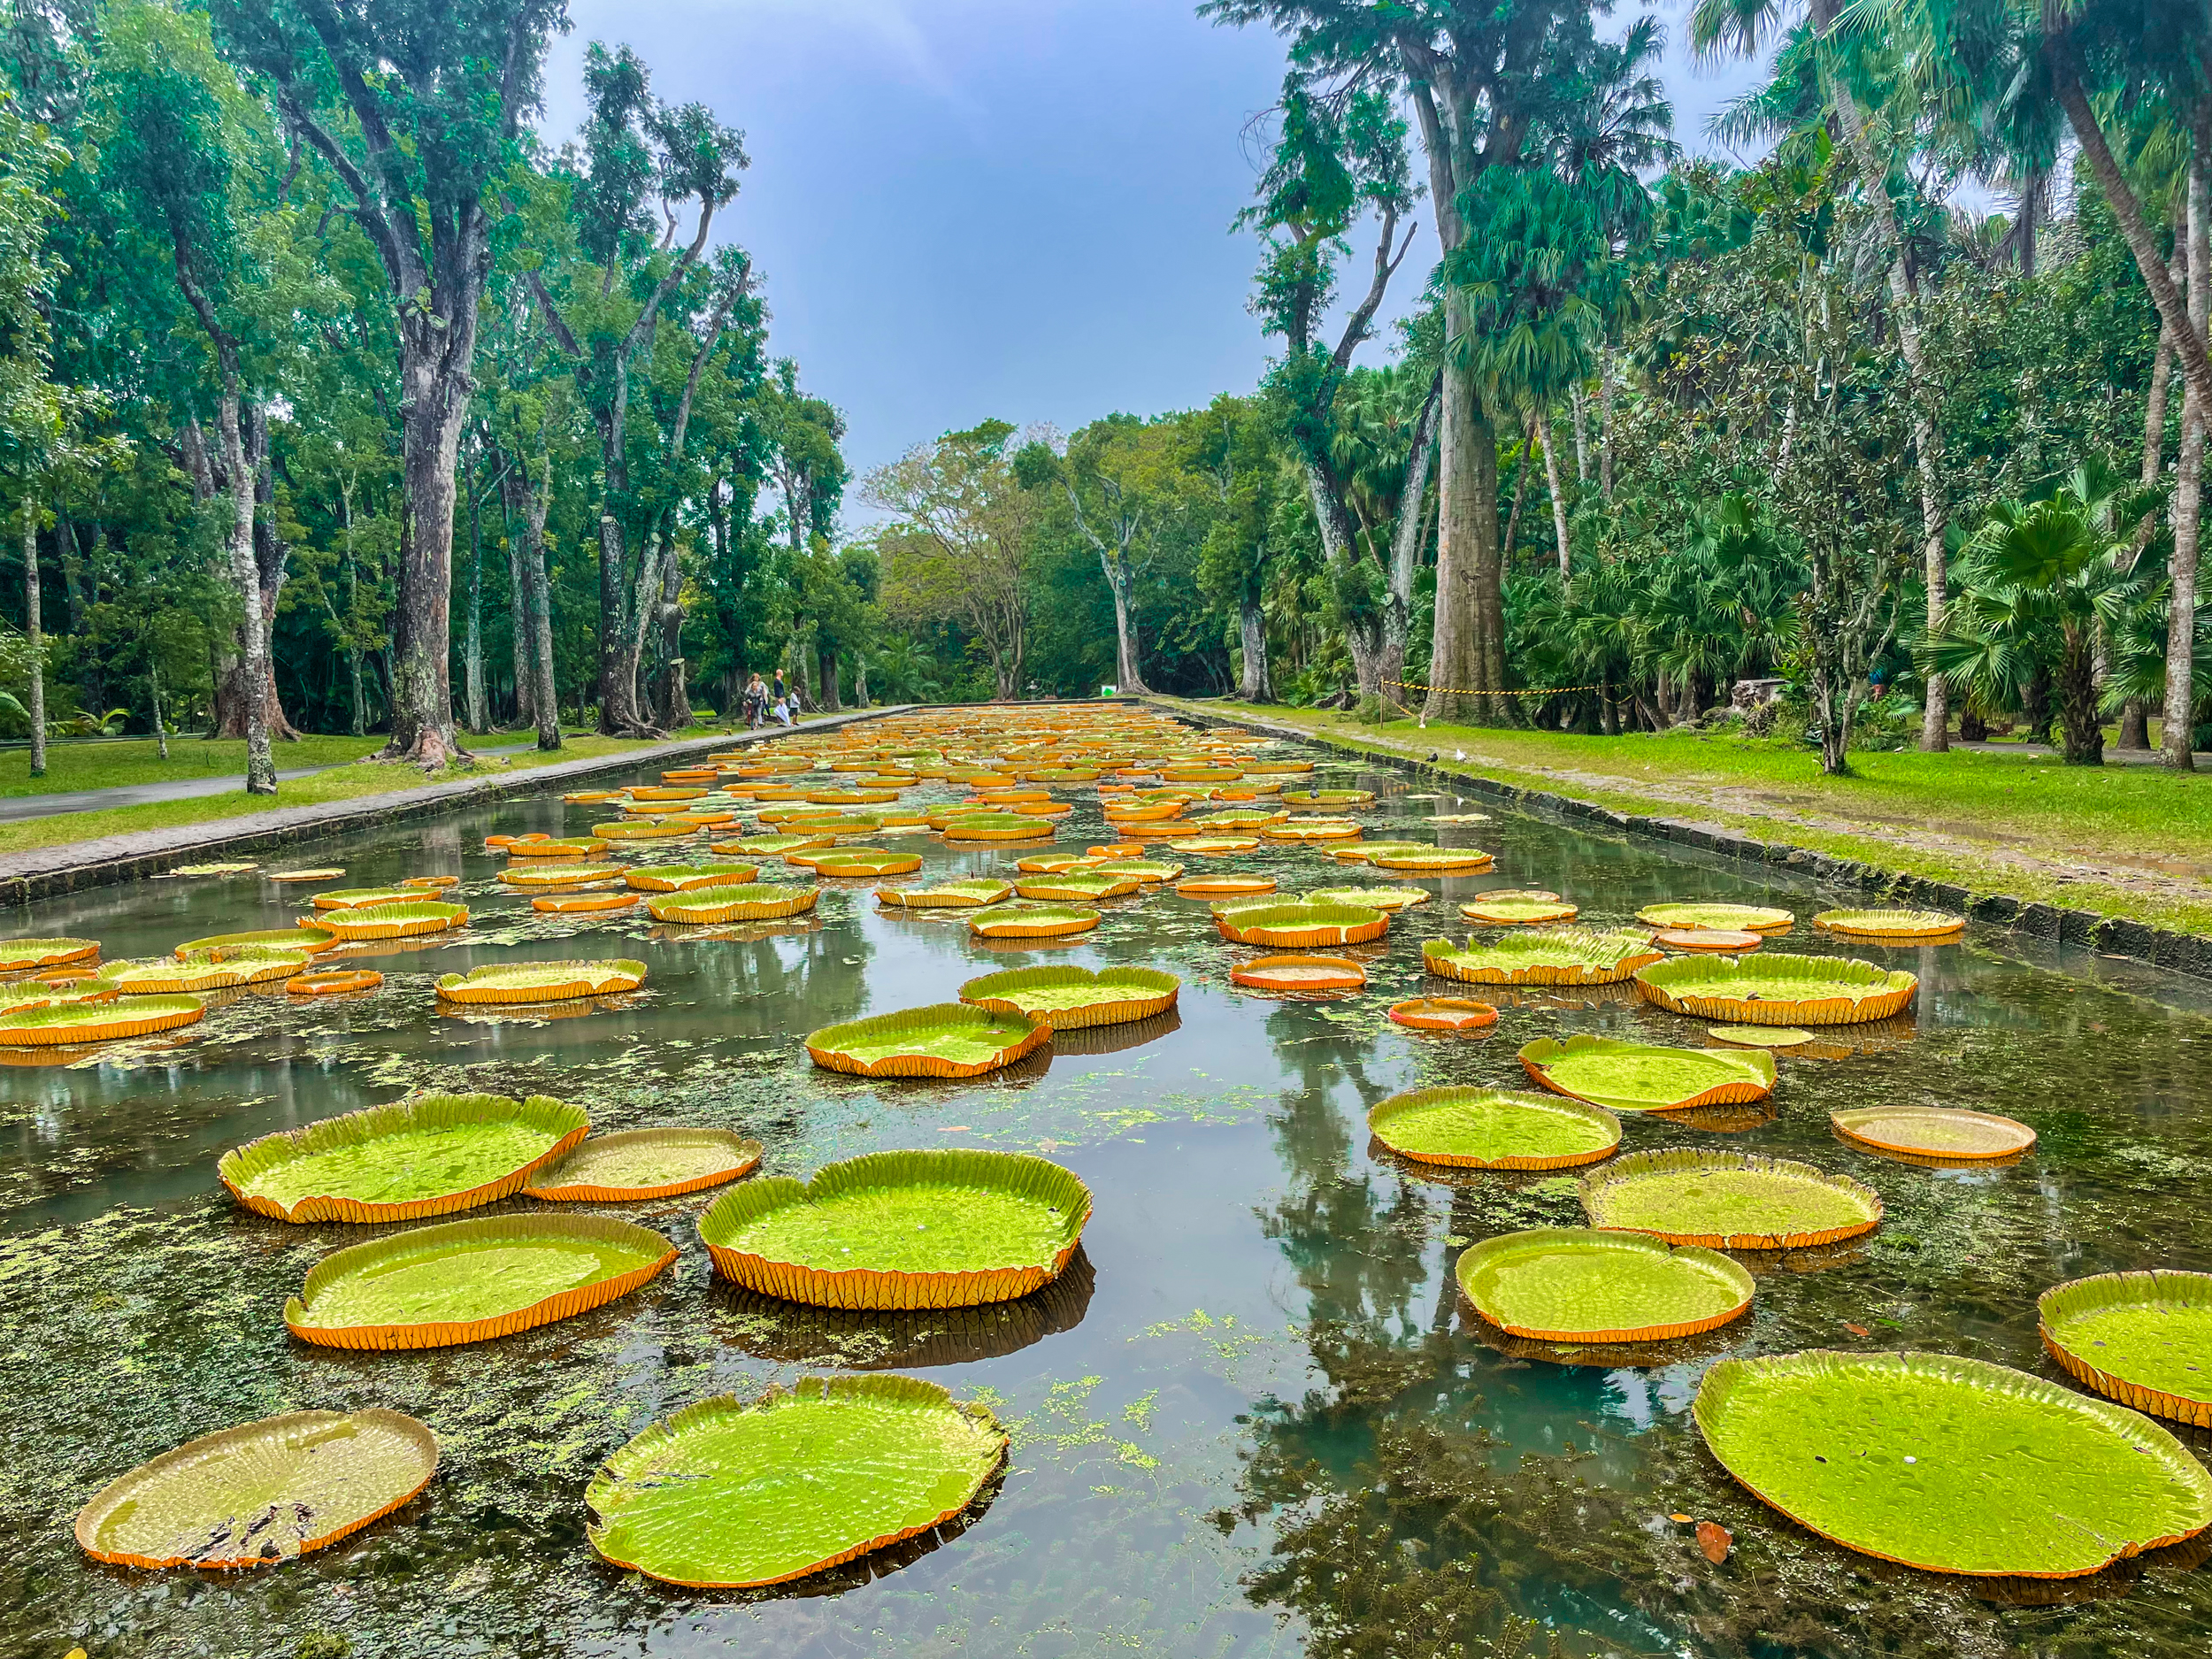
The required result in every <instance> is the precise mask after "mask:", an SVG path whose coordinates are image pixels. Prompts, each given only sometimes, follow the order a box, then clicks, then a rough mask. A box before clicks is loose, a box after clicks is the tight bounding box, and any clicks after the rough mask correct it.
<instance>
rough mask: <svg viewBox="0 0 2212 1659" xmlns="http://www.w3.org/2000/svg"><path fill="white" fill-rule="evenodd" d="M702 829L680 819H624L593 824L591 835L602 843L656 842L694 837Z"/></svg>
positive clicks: (700, 826) (701, 826)
mask: <svg viewBox="0 0 2212 1659" xmlns="http://www.w3.org/2000/svg"><path fill="white" fill-rule="evenodd" d="M703 827H704V826H703V825H698V824H694V823H690V822H688V821H687V820H686V819H684V818H617V819H615V820H614V821H613V822H612V823H609V824H595V825H593V826H591V833H593V834H594V835H595V836H597V837H598V838H599V839H600V840H601V841H673V840H675V839H676V837H678V836H679V835H696V834H697V833H699V831H700V830H701V829H702V828H703Z"/></svg>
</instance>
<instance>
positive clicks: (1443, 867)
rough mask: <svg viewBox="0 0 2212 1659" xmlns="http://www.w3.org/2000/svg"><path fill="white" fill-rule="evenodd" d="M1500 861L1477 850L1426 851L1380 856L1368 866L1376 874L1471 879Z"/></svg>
mask: <svg viewBox="0 0 2212 1659" xmlns="http://www.w3.org/2000/svg"><path fill="white" fill-rule="evenodd" d="M1496 862H1497V860H1496V859H1495V858H1494V857H1493V856H1491V855H1490V854H1488V853H1486V852H1484V851H1483V850H1482V849H1480V848H1478V847H1425V848H1423V849H1421V850H1420V851H1419V852H1412V853H1407V852H1379V853H1377V854H1376V855H1375V856H1373V857H1372V858H1370V859H1369V860H1368V861H1367V863H1368V866H1369V868H1371V869H1374V870H1400V871H1403V872H1405V873H1406V874H1408V875H1415V876H1455V875H1468V874H1474V873H1477V872H1481V871H1484V870H1487V869H1489V868H1490V866H1491V865H1492V864H1495V863H1496Z"/></svg>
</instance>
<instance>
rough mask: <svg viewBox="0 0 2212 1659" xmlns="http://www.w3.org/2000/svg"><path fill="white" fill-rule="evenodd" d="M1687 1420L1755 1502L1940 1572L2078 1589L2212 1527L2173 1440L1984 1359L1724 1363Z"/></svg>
mask: <svg viewBox="0 0 2212 1659" xmlns="http://www.w3.org/2000/svg"><path fill="white" fill-rule="evenodd" d="M1692 1412H1693V1415H1694V1417H1695V1419H1696V1422H1697V1426H1698V1430H1699V1432H1701V1434H1702V1435H1703V1436H1704V1439H1705V1444H1706V1446H1707V1448H1709V1449H1710V1450H1711V1452H1712V1454H1713V1455H1714V1456H1715V1457H1717V1458H1718V1459H1719V1460H1720V1463H1721V1465H1722V1467H1724V1468H1725V1469H1726V1470H1727V1471H1728V1472H1729V1473H1730V1474H1732V1475H1733V1476H1734V1477H1735V1478H1736V1479H1737V1480H1739V1481H1740V1482H1741V1483H1742V1484H1743V1486H1746V1487H1747V1489H1748V1490H1749V1491H1750V1492H1751V1493H1752V1494H1753V1495H1755V1496H1756V1497H1758V1498H1759V1499H1761V1500H1762V1501H1763V1502H1766V1503H1768V1504H1770V1505H1771V1506H1772V1507H1774V1508H1775V1509H1779V1510H1780V1511H1781V1512H1782V1513H1783V1514H1785V1515H1786V1516H1788V1517H1790V1518H1791V1519H1793V1520H1794V1521H1796V1522H1798V1523H1799V1524H1800V1525H1803V1526H1806V1527H1808V1528H1809V1529H1810V1530H1812V1531H1813V1532H1818V1533H1820V1534H1821V1535H1822V1536H1823V1537H1825V1538H1828V1539H1831V1540H1834V1541H1835V1542H1837V1543H1839V1544H1841V1545H1843V1546H1844V1547H1845V1548H1849V1549H1855V1550H1857V1551H1859V1552H1861V1553H1862V1554H1864V1555H1874V1556H1877V1557H1878V1558H1880V1559H1882V1560H1885V1561H1893V1562H1899V1563H1902V1564H1904V1565H1906V1566H1909V1567H1918V1568H1921V1569H1923V1570H1924V1571H1930V1572H1950V1573H1965V1574H1971V1575H1977V1576H1983V1577H2021V1578H2078V1577H2081V1576H2083V1575H2085V1574H2087V1573H2093V1572H2096V1571H2101V1570H2102V1569H2103V1568H2105V1567H2108V1566H2109V1565H2111V1563H2114V1562H2116V1561H2119V1560H2123V1559H2125V1558H2127V1557H2129V1556H2132V1555H2139V1554H2141V1553H2142V1552H2143V1551H2145V1550H2149V1549H2156V1548H2161V1547H2162V1546H2164V1545H2167V1544H2173V1543H2178V1542H2179V1541H2181V1540H2183V1539H2186V1538H2193V1537H2195V1536H2196V1535H2197V1534H2198V1533H2200V1532H2203V1531H2204V1530H2205V1528H2206V1526H2207V1525H2212V1473H2208V1471H2206V1469H2205V1467H2204V1465H2203V1464H2202V1463H2199V1462H2198V1461H2197V1460H2196V1458H2195V1457H2193V1455H2191V1454H2190V1453H2189V1451H2188V1450H2187V1448H2185V1447H2184V1446H2183V1445H2182V1444H2181V1443H2180V1442H2179V1441H2178V1440H2175V1439H2174V1437H2173V1436H2172V1435H2171V1434H2170V1433H2168V1432H2167V1431H2166V1430H2164V1429H2163V1428H2161V1427H2160V1426H2159V1425H2157V1424H2155V1423H2153V1422H2152V1421H2151V1420H2150V1419H2149V1418H2147V1417H2143V1416H2141V1415H2140V1414H2139V1413H2137V1412H2134V1411H2131V1410H2129V1409H2126V1408H2125V1407H2123V1406H2119V1405H2116V1404H2113V1403H2112V1402H2108V1401H2104V1400H2095V1399H2090V1398H2087V1397H2085V1396H2084V1395H2081V1394H2076V1393H2074V1392H2073V1391H2072V1390H2071V1389H2069V1388H2065V1387H2062V1386H2060V1385H2059V1384H2056V1383H2053V1382H2047V1381H2045V1380H2044V1379H2041V1378H2038V1377H2032V1376H2029V1375H2027V1374H2026V1373H2025V1372H2023V1371H2013V1370H2011V1369H2009V1368H2008V1367H2006V1366H2002V1365H1993V1364H1991V1363H1988V1362H1987V1361H1985V1360H1977V1359H1965V1358H1962V1357H1959V1356H1955V1355H1949V1354H1863V1353H1832V1352H1828V1351H1825V1350H1814V1351H1812V1352H1809V1353H1800V1354H1783V1355H1774V1356H1761V1357H1758V1358H1755V1359H1724V1360H1723V1361H1721V1362H1720V1363H1718V1364H1717V1365H1715V1366H1714V1367H1713V1368H1712V1369H1711V1370H1710V1371H1707V1372H1706V1373H1705V1378H1704V1380H1703V1382H1702V1383H1701V1384H1700V1385H1699V1387H1698V1393H1697V1399H1696V1402H1695V1403H1694V1406H1693V1408H1692Z"/></svg>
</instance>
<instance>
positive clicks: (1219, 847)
mask: <svg viewBox="0 0 2212 1659" xmlns="http://www.w3.org/2000/svg"><path fill="white" fill-rule="evenodd" d="M1259 844H1260V843H1259V841H1258V840H1257V838H1256V837H1254V836H1250V835H1193V836H1188V837H1187V838H1185V839H1182V840H1179V841H1177V842H1176V843H1175V850H1176V851H1177V852H1179V853H1196V854H1198V855H1199V856H1201V857H1202V858H1226V857H1228V856H1230V855H1231V854H1233V853H1248V852H1250V851H1251V850H1252V849H1254V848H1255V847H1257V846H1258V845H1259Z"/></svg>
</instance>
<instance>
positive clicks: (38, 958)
mask: <svg viewBox="0 0 2212 1659" xmlns="http://www.w3.org/2000/svg"><path fill="white" fill-rule="evenodd" d="M99 959H100V941H98V940H96V939H0V973H28V972H31V971H32V970H34V969H36V968H58V967H62V966H64V965H65V964H70V963H80V962H97V961H98V960H99Z"/></svg>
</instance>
